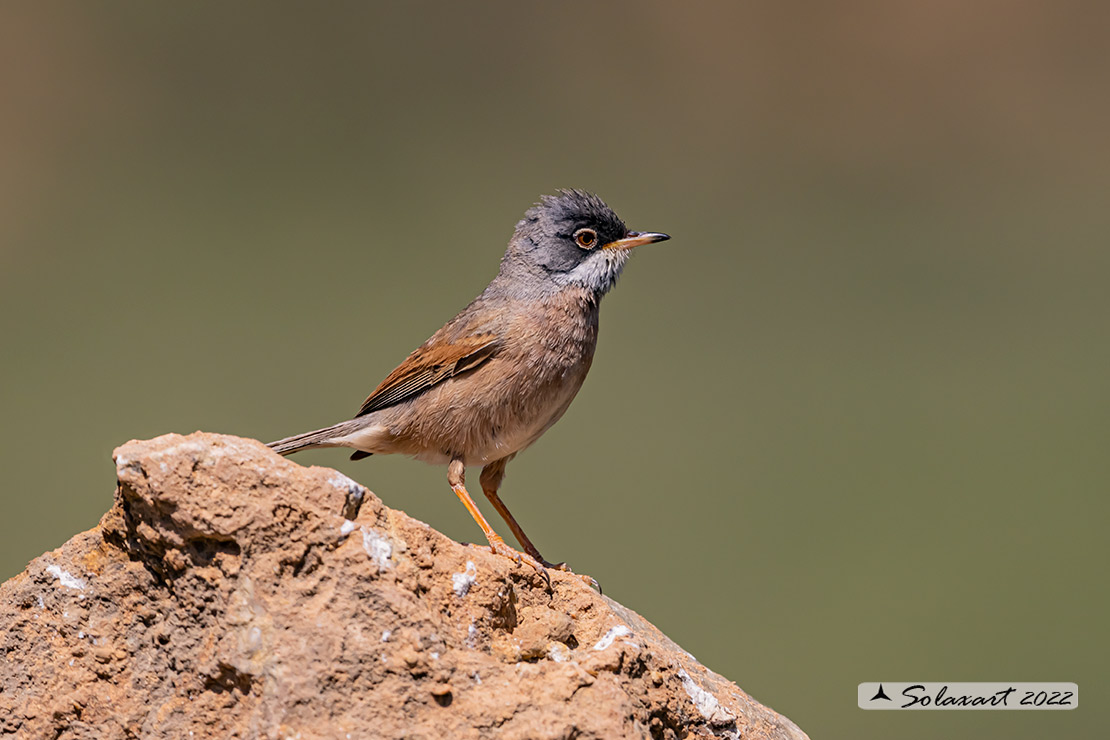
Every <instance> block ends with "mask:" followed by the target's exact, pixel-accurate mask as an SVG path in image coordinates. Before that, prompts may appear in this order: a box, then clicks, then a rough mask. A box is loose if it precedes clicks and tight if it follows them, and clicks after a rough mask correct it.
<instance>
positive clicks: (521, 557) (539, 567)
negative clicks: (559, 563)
mask: <svg viewBox="0 0 1110 740" xmlns="http://www.w3.org/2000/svg"><path fill="white" fill-rule="evenodd" d="M487 539H488V540H489V545H488V547H489V551H490V552H492V553H493V554H494V555H500V556H502V557H506V558H508V559H509V560H512V561H513V562H515V563H517V564H518V565H519V564H521V563H525V564H527V565H530V566H532V567H533V568H534V569H535V570H536V572H537V573H539V574H540V577H541V578H543V580H544V582H545V583H546V584H547V585H548V587H550V586H551V576H550V575H549V574H548V572H547V568H546V567H544V564H543V563H541V562H540V561H539V560H537V559H536V558H534V557H532V556H531V555H529V554H528V553H526V552H521V551H520V550H514V549H513V548H512V547H510V546H509V545H508V543H506V542H505V540H503V539H501V538H500V537H498V536H497V535H493V536H492V537H487ZM474 547H481V545H474Z"/></svg>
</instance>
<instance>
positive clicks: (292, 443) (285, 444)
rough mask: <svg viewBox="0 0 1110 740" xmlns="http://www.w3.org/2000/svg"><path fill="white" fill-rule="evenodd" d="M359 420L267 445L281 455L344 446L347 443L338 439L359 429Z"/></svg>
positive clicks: (343, 422) (342, 422) (344, 422)
mask: <svg viewBox="0 0 1110 740" xmlns="http://www.w3.org/2000/svg"><path fill="white" fill-rule="evenodd" d="M359 422H360V420H359V419H351V420H350V421H341V422H339V423H338V424H333V425H332V426H330V427H324V428H323V429H317V430H315V431H313V432H305V433H304V434H295V435H293V436H292V437H286V438H285V439H279V440H277V441H276V442H270V443H269V444H267V445H266V446H267V447H269V448H270V449H271V450H273V451H274V452H276V453H278V454H279V455H291V454H292V453H294V452H300V451H301V450H310V449H312V448H314V447H344V446H346V445H343V444H342V443H339V442H337V441H336V440H339V439H341V438H342V437H344V436H346V435H348V434H350V433H351V432H353V431H355V430H356V429H358V428H359V426H361V425H360V423H359Z"/></svg>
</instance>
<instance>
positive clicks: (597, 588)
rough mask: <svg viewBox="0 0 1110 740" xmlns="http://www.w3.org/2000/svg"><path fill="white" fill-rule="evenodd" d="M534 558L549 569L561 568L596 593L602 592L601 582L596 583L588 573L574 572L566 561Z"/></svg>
mask: <svg viewBox="0 0 1110 740" xmlns="http://www.w3.org/2000/svg"><path fill="white" fill-rule="evenodd" d="M537 554H538V553H537ZM536 560H538V561H540V562H541V563H543V566H544V567H545V568H550V569H551V570H561V571H562V572H564V573H566V574H568V575H572V576H574V577H575V578H577V579H578V580H580V581H582V582H583V583H585V584H586V585H587V586H589V587H590V588H592V589H594V590H595V591H597V592H598V593H602V591H601V584H600V583H598V582H597V580H596V579H594V578H592V577H590V576H588V575H585V574H584V573H575V572H574V571H573V570H571V569H570V566H569V565H567V564H566V563H549V562H547V561H546V560H544V559H543V558H542V557H539V558H536Z"/></svg>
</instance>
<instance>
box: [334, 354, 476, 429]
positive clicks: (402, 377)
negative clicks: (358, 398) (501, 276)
mask: <svg viewBox="0 0 1110 740" xmlns="http://www.w3.org/2000/svg"><path fill="white" fill-rule="evenodd" d="M435 339H436V338H435V337H433V338H432V340H430V341H429V342H427V343H426V344H424V346H422V347H420V348H419V349H417V350H416V351H415V352H413V353H412V354H411V355H409V356H408V357H407V358H406V359H405V361H404V362H402V363H401V364H400V365H398V366H397V368H396V369H395V370H394V371H393V372H391V373H390V374H389V376H388V377H387V378H386V379H385V380H383V381H382V383H381V385H379V386H378V387H377V388H376V389H374V392H373V393H371V394H370V396H369V397H368V398H367V399H366V400H365V401H363V403H362V408H361V409H360V410H359V412H358V413H357V414H355V416H356V417H359V416H364V415H366V414H369V413H371V412H373V411H377V410H379V409H384V408H385V407H387V406H393V405H395V404H398V403H401V402H402V401H405V400H408V399H409V398H412V397H413V396H416V395H418V394H420V393H423V392H424V391H426V390H428V389H429V388H431V387H432V386H434V385H436V384H437V383H442V382H443V381H445V380H447V379H448V378H450V377H453V376H455V375H458V374H459V373H462V372H465V371H467V370H472V369H474V368H476V367H478V366H479V365H481V364H482V363H483V362H485V361H486V360H488V359H489V358H490V357H492V356H493V354H494V353H495V352H496V351H497V347H498V339H497V336H496V335H494V334H473V335H470V336H466V337H461V338H459V339H457V340H454V341H452V342H443V341H435Z"/></svg>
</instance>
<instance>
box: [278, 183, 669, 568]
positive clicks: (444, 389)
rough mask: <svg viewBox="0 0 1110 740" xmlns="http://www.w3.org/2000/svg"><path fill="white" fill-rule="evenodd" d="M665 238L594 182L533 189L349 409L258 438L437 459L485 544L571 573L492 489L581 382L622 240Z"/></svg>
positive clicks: (291, 447) (285, 450)
mask: <svg viewBox="0 0 1110 740" xmlns="http://www.w3.org/2000/svg"><path fill="white" fill-rule="evenodd" d="M666 239H670V236H668V235H667V234H664V233H660V232H643V231H631V230H629V229H628V227H627V226H625V223H624V221H622V220H621V219H620V217H618V216H617V214H616V213H615V212H614V211H613V209H612V208H610V207H609V206H608V205H606V203H605V202H604V201H603V200H602V199H601V198H599V197H598V196H597V195H594V194H593V193H590V192H587V191H584V190H579V189H564V190H558V191H556V192H555V193H554V194H553V195H544V196H541V198H540V199H539V201H538V202H537V203H535V204H534V205H533V206H532V207H531V208H529V209H528V210H527V211H526V212H525V213H524V217H523V218H522V219H521V220H520V221H519V222H518V223H517V224H516V228H515V229H514V231H513V235H512V238H511V239H510V240H509V244H508V248H507V249H506V250H505V253H504V256H503V257H502V258H501V264H500V268H499V269H498V272H497V275H496V276H495V277H494V278H493V280H492V281H490V283H489V285H488V286H486V288H485V290H483V291H482V292H481V294H479V295H478V297H477V298H475V299H474V300H473V301H471V302H470V304H469V305H467V307H466V308H464V309H463V310H462V311H460V312H459V313H458V315H457V316H455V317H454V318H453V319H451V320H450V321H448V322H447V323H446V324H444V325H443V327H442V328H440V329H439V331H437V332H435V333H434V334H433V335H432V336H431V337H430V338H429V339H428V340H427V341H426V342H424V343H423V344H421V345H420V346H419V347H417V348H416V350H414V351H413V352H412V353H411V354H410V355H409V356H408V357H407V358H405V360H404V361H403V362H402V363H401V364H400V365H398V366H397V367H396V369H394V370H393V372H391V373H390V374H389V375H388V376H386V378H385V380H383V381H382V382H381V384H379V385H378V387H377V388H375V389H374V391H373V392H372V393H371V394H370V395H369V396H368V397H367V398H366V400H365V401H364V402H363V404H362V407H361V408H360V409H359V411H358V413H357V414H356V415H355V416H354V418H352V419H350V420H348V421H343V422H340V423H338V424H334V425H332V426H328V427H324V428H323V429H317V430H314V431H311V432H306V433H304V434H297V435H295V436H292V437H286V438H285V439H280V440H277V441H275V442H271V443H269V445H268V446H269V447H270V448H271V449H273V450H274V451H275V452H277V453H279V454H281V455H289V454H292V453H294V452H298V451H300V450H306V449H311V448H317V447H346V448H351V449H353V450H354V451H355V452H354V453H353V454H352V455H351V459H352V460H360V459H362V458H365V457H369V456H370V455H381V454H401V455H408V456H411V457H413V458H416V459H418V460H422V461H424V462H427V463H431V464H434V465H446V466H447V482H448V484H449V485H450V486H451V489H452V491H454V493H455V495H456V496H457V497H458V498H459V500H460V501H461V502H462V504H463V506H465V507H466V510H467V511H468V512H469V513H470V515H471V516H472V517H473V518H474V521H475V522H476V523H477V524H478V526H479V527H480V528H481V530H482V533H483V534H484V535H485V537H486V540H487V541H488V543H489V550H490V551H491V552H493V553H495V554H497V555H502V556H505V557H508V558H511V559H512V560H514V561H515V562H516V563H518V564H520V563H527V564H528V565H530V566H532V567H533V568H535V569H536V570H537V571H538V572H539V573H540V574H541V575H543V576H544V577H545V578H548V579H549V577H548V576H547V573H546V569H547V568H555V569H559V570H563V571H567V572H571V573H573V571H571V570H570V568H569V566H567V565H566V563H557V564H555V563H550V562H548V561H547V560H545V559H544V558H543V556H542V555H541V554H540V552H539V550H538V549H536V546H535V545H534V544H533V543H532V540H531V539H529V538H528V536H527V535H526V534H525V533H524V530H523V529H522V528H521V526H520V524H519V523H518V522H517V521H516V519H515V518H514V517H513V515H512V514H511V513H510V511H509V509H508V507H507V506H505V503H504V502H503V501H502V500H501V498H500V496H499V494H498V491H499V489H500V487H501V482H502V479H503V478H504V477H505V467H506V465H507V464H508V463H509V462H510V461H511V460H512V459H513V458H514V457H515V456H516V455H517V454H518V453H520V452H521V451H522V450H524V449H525V448H527V447H529V446H530V445H532V443H534V442H535V441H536V440H537V439H539V438H540V436H542V435H543V433H544V432H546V431H547V430H548V429H550V428H551V426H552V425H553V424H555V422H557V421H558V420H559V419H560V418H561V417H562V416H563V414H564V412H566V410H567V408H568V407H569V406H570V403H571V401H573V400H574V397H575V395H576V394H577V393H578V390H579V388H581V387H582V382H583V381H584V380H585V379H586V374H587V373H588V372H589V370H590V365H591V364H592V362H593V358H594V350H595V348H596V346H597V334H598V312H599V307H600V302H601V299H602V297H603V296H605V294H606V293H608V292H609V291H610V290H611V289H612V288H613V285H614V284H615V283H616V282H617V278H619V277H620V275H621V272H622V270H623V269H624V266H625V264H626V263H627V261H628V259H629V257H630V255H631V254H632V250H633V249H634V248H636V247H639V246H642V245H645V244H651V243H654V242H661V241H664V240H666ZM469 466H481V467H482V471H481V475H480V476H479V479H478V480H479V484H480V485H481V488H482V492H483V493H484V494H485V496H486V498H487V499H488V500H489V502H490V504H491V505H492V506H493V508H494V509H495V510H496V511H497V513H498V514H499V515H500V516H501V517H502V519H504V520H505V523H506V524H507V525H508V527H509V529H510V530H511V531H512V533H513V535H514V536H515V537H516V540H517V542H518V543H519V544H520V546H521V547H522V548H523V552H521V551H519V550H516V549H515V548H513V547H511V546H510V545H508V544H507V543H506V542H505V540H504V539H503V538H502V537H501V536H500V535H498V534H497V532H495V531H494V529H493V528H492V527H491V526H490V524H489V522H488V521H487V520H486V518H485V517H484V516H483V515H482V512H481V511H480V510H479V509H478V507H477V506H476V505H475V503H474V500H473V499H472V498H471V497H470V494H469V492H468V491H467V489H466V479H465V475H466V469H467V467H469ZM575 575H578V576H579V577H581V578H583V580H585V581H586V582H587V583H589V584H591V585H593V586H594V587H597V582H596V581H594V580H593V579H592V578H590V577H589V576H584V575H581V574H575Z"/></svg>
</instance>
